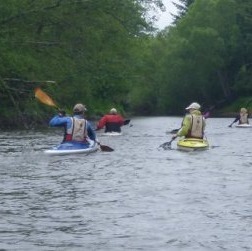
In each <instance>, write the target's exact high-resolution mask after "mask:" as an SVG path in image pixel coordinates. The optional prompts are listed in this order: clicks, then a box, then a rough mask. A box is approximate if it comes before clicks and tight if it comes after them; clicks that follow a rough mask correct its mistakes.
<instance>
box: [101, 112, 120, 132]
mask: <svg viewBox="0 0 252 251" xmlns="http://www.w3.org/2000/svg"><path fill="white" fill-rule="evenodd" d="M123 123H124V119H123V117H122V116H121V115H120V114H118V113H117V110H116V109H115V108H112V109H111V110H110V112H109V114H106V115H104V116H103V117H102V118H101V119H100V121H99V122H98V125H97V130H100V129H102V128H103V127H105V132H121V126H122V125H123Z"/></svg>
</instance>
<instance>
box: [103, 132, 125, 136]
mask: <svg viewBox="0 0 252 251" xmlns="http://www.w3.org/2000/svg"><path fill="white" fill-rule="evenodd" d="M121 135H122V132H104V133H103V134H102V136H121Z"/></svg>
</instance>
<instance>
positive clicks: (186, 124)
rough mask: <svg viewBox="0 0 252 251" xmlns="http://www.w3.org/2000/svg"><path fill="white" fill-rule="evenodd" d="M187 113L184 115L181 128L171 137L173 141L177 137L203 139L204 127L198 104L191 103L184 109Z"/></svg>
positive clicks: (204, 123)
mask: <svg viewBox="0 0 252 251" xmlns="http://www.w3.org/2000/svg"><path fill="white" fill-rule="evenodd" d="M185 109H186V110H187V111H188V112H189V113H188V114H186V115H185V117H184V119H183V121H182V127H181V128H180V129H179V131H178V132H177V133H176V134H175V135H173V137H172V139H173V140H174V139H175V138H177V137H182V136H184V137H185V138H196V139H203V137H204V130H205V126H206V122H205V118H204V116H203V115H202V114H201V112H200V105H199V104H198V103H195V102H194V103H191V104H190V105H189V106H188V107H186V108H185Z"/></svg>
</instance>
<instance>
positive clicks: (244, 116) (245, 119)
mask: <svg viewBox="0 0 252 251" xmlns="http://www.w3.org/2000/svg"><path fill="white" fill-rule="evenodd" d="M248 123H249V122H248V114H247V113H242V112H241V113H240V119H239V124H248Z"/></svg>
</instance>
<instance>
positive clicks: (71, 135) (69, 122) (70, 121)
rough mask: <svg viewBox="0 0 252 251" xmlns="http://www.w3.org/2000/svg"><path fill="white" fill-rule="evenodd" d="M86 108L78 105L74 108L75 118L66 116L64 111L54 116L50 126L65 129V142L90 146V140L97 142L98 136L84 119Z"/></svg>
mask: <svg viewBox="0 0 252 251" xmlns="http://www.w3.org/2000/svg"><path fill="white" fill-rule="evenodd" d="M86 110H87V109H86V107H85V106H84V105H83V104H76V105H75V106H74V108H73V116H72V117H71V116H65V112H64V111H60V112H59V114H58V115H56V116H54V117H53V118H52V119H51V120H50V122H49V126H52V127H64V128H65V134H64V139H63V142H62V143H64V142H72V143H83V144H89V142H88V139H91V140H96V135H95V132H94V130H93V129H92V127H91V125H90V123H89V122H88V121H87V120H86V119H85V118H84V112H85V111H86Z"/></svg>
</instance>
